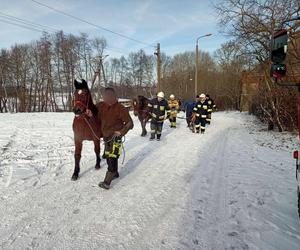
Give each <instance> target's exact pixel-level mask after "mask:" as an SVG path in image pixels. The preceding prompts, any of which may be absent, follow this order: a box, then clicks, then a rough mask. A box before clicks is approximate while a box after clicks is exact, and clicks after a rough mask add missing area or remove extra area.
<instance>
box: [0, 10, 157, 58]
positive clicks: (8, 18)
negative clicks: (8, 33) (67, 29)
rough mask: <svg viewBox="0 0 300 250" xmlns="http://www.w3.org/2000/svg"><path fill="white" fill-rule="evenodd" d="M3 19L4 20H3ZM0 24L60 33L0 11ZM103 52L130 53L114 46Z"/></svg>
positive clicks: (41, 31)
mask: <svg viewBox="0 0 300 250" xmlns="http://www.w3.org/2000/svg"><path fill="white" fill-rule="evenodd" d="M1 18H2V19H1ZM3 18H4V19H5V20H3ZM0 22H4V23H7V24H11V25H14V26H17V27H21V28H25V29H28V30H32V31H36V32H40V33H43V32H49V33H57V32H60V31H61V30H59V29H56V28H52V27H50V26H46V25H42V24H39V23H35V22H32V21H29V20H26V19H23V18H19V17H16V16H13V15H9V14H6V13H4V12H1V11H0ZM65 34H67V35H70V33H65ZM147 47H152V45H148V46H145V47H143V48H142V49H144V48H147ZM105 50H107V51H111V52H115V53H118V54H120V55H129V54H130V53H131V51H128V50H127V52H125V53H124V49H123V48H118V47H114V46H110V45H108V48H105Z"/></svg>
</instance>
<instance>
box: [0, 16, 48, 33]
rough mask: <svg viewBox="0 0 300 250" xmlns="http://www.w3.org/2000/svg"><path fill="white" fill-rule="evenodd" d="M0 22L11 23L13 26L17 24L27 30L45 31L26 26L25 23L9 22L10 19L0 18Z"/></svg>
mask: <svg viewBox="0 0 300 250" xmlns="http://www.w3.org/2000/svg"><path fill="white" fill-rule="evenodd" d="M0 22H3V23H8V24H11V25H15V26H18V27H21V28H25V29H28V30H33V31H37V32H40V33H43V32H45V31H44V30H41V29H38V28H33V27H30V26H26V25H22V24H18V23H14V22H10V21H7V20H3V19H0Z"/></svg>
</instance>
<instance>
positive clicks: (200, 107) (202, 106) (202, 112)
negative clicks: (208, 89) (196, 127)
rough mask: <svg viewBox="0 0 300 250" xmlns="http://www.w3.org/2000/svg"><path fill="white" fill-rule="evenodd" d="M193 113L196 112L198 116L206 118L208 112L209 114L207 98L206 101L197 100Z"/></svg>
mask: <svg viewBox="0 0 300 250" xmlns="http://www.w3.org/2000/svg"><path fill="white" fill-rule="evenodd" d="M193 113H195V114H196V117H199V118H206V117H207V114H208V103H207V101H206V100H205V101H204V102H201V101H199V102H197V103H196V105H195V107H194V109H193Z"/></svg>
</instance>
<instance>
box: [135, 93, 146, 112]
mask: <svg viewBox="0 0 300 250" xmlns="http://www.w3.org/2000/svg"><path fill="white" fill-rule="evenodd" d="M145 99H146V98H145V97H144V96H141V95H139V96H138V98H134V99H133V100H132V106H133V113H134V115H135V116H137V115H138V114H139V113H140V112H141V111H143V109H144V108H145Z"/></svg>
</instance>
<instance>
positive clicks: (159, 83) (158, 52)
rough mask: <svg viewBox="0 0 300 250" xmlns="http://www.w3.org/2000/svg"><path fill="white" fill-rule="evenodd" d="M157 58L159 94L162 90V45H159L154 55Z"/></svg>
mask: <svg viewBox="0 0 300 250" xmlns="http://www.w3.org/2000/svg"><path fill="white" fill-rule="evenodd" d="M154 55H156V58H157V63H156V65H157V92H159V91H160V90H161V58H160V43H158V44H157V47H156V52H155V53H154Z"/></svg>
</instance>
